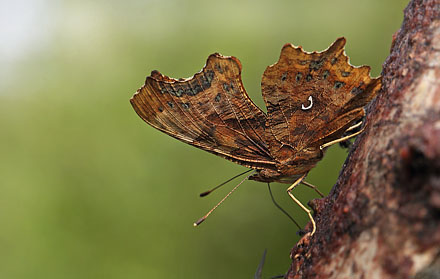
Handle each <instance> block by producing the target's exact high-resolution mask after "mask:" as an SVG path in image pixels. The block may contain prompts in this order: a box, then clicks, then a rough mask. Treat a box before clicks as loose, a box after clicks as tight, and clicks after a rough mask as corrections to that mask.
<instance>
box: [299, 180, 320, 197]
mask: <svg viewBox="0 0 440 279" xmlns="http://www.w3.org/2000/svg"><path fill="white" fill-rule="evenodd" d="M301 184H304V185H306V186H307V187H309V188H312V189H313V190H315V192H316V193H318V195H320V196H321V198H323V197H324V194H323V193H321V191H319V190H318V187H316V186H315V185H313V184H311V183H309V182H307V181H304V180H303V181H301Z"/></svg>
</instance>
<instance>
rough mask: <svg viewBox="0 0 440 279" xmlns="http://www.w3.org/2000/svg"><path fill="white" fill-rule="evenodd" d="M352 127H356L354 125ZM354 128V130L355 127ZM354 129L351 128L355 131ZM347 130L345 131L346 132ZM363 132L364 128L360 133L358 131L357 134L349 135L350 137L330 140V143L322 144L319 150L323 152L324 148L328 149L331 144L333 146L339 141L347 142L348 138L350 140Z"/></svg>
mask: <svg viewBox="0 0 440 279" xmlns="http://www.w3.org/2000/svg"><path fill="white" fill-rule="evenodd" d="M354 126H356V125H354ZM354 126H351V127H350V128H352V127H354ZM350 128H348V129H350ZM355 128H356V127H355ZM355 128H353V129H355ZM348 129H347V130H348ZM363 131H364V128H362V129H361V130H360V131H358V132H356V133H353V134H351V135H348V136H345V137H342V138H340V139H336V140H332V141H329V142H327V143H324V144H323V145H321V146H320V147H319V148H320V149H321V150H323V149H324V148H326V147H329V146H330V145H333V144H335V143H338V142H341V141H344V140H348V139H350V138H352V137H355V136H357V135H359V134H360V133H362V132H363Z"/></svg>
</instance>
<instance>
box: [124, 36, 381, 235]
mask: <svg viewBox="0 0 440 279" xmlns="http://www.w3.org/2000/svg"><path fill="white" fill-rule="evenodd" d="M344 45H345V38H339V39H337V40H336V41H335V42H334V43H333V44H332V45H331V46H330V47H329V48H328V49H327V50H325V51H322V52H313V53H308V52H305V51H303V49H302V48H301V47H295V46H293V45H292V44H286V45H284V47H283V48H282V50H281V55H280V58H279V60H278V62H277V63H275V64H274V65H271V66H269V67H267V69H266V71H265V72H264V74H263V79H262V82H261V88H262V94H263V98H264V101H265V103H266V107H267V114H266V113H264V112H263V111H262V110H261V109H260V108H258V107H257V106H256V105H255V104H254V103H253V102H252V100H251V99H250V98H249V96H248V95H247V93H246V91H245V89H244V87H243V83H242V81H241V64H240V61H239V60H238V59H237V58H235V57H229V56H222V55H220V54H218V53H215V54H212V55H210V56H209V57H208V60H207V62H206V65H205V67H204V68H203V69H202V71H200V72H199V73H197V74H195V75H194V76H193V77H191V78H188V79H179V80H177V79H173V78H169V77H167V76H164V75H162V74H160V73H159V72H158V71H153V72H152V73H151V76H149V77H147V79H146V81H145V85H144V86H142V87H141V88H140V89H139V90H138V91H137V92H136V93H135V94H134V96H133V97H132V98H131V99H130V102H131V104H132V105H133V108H134V109H135V111H136V113H137V114H138V115H139V116H140V117H141V118H142V119H143V120H144V121H145V122H147V123H148V124H150V125H151V126H153V127H154V128H156V129H158V130H160V131H162V132H164V133H167V134H168V135H170V136H172V137H175V138H177V139H179V140H181V141H183V142H186V143H188V144H191V145H194V146H196V147H198V148H201V149H203V150H206V151H208V152H211V153H214V154H216V155H218V156H221V157H223V158H226V159H228V160H231V161H233V162H236V163H238V164H240V165H243V166H245V167H248V168H252V169H254V170H256V173H255V174H254V175H252V176H250V177H249V179H252V180H257V181H261V182H268V183H269V182H281V183H288V184H292V185H291V186H290V187H289V188H288V189H287V192H288V193H289V195H290V196H291V197H292V199H293V200H294V201H295V202H296V203H298V204H299V205H300V206H301V207H302V208H303V209H304V210H305V211H306V212H307V213H308V215H309V217H310V219H311V221H312V224H313V231H312V234H313V233H314V232H315V227H316V226H315V223H314V220H313V218H312V216H311V212H310V210H309V209H307V208H306V207H304V206H303V205H302V204H301V203H300V202H299V201H298V200H297V199H296V198H295V197H294V196H293V194H292V193H291V191H292V190H293V188H294V187H295V186H296V185H298V184H299V183H301V182H302V181H303V179H304V178H305V176H306V175H307V173H308V172H309V171H310V170H311V169H312V168H313V167H314V166H315V165H316V163H317V162H318V161H319V160H321V159H322V157H323V151H324V149H325V148H326V147H328V146H330V145H332V144H334V143H337V142H341V141H343V140H346V139H347V138H350V137H353V136H355V135H357V134H359V133H360V132H361V131H362V130H361V131H359V132H356V133H354V134H351V135H348V136H345V137H344V136H343V135H344V133H346V132H347V131H350V130H352V129H354V128H355V127H357V126H359V124H356V123H358V122H359V120H361V119H362V118H363V117H364V116H365V110H364V107H365V106H366V105H367V104H368V103H369V102H370V101H371V100H372V99H373V98H374V97H375V96H376V94H377V92H378V91H379V89H380V87H381V79H380V78H373V79H372V78H370V75H369V72H370V67H368V66H361V67H353V66H351V65H350V64H349V63H348V57H347V56H345V53H344ZM208 215H209V214H208ZM205 217H206V215H205ZM202 219H203V220H204V219H205V218H202ZM202 219H201V220H199V222H198V223H200V222H201V221H203V220H202Z"/></svg>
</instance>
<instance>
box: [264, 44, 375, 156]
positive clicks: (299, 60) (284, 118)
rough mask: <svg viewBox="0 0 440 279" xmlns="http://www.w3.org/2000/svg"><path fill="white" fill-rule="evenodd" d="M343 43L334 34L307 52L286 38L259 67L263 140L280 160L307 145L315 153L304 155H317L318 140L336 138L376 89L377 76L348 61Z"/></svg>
mask: <svg viewBox="0 0 440 279" xmlns="http://www.w3.org/2000/svg"><path fill="white" fill-rule="evenodd" d="M344 45H345V39H344V38H339V39H337V40H336V41H335V42H334V43H333V44H332V45H331V46H330V47H329V48H328V49H327V50H325V51H323V52H313V53H307V52H305V51H303V50H302V48H301V47H294V46H293V45H291V44H286V45H284V47H283V49H282V51H281V55H280V58H279V60H278V62H277V63H275V64H274V65H272V66H269V67H268V68H267V69H266V71H265V72H264V75H263V79H262V93H263V98H264V100H265V103H266V106H267V111H268V113H267V125H266V127H267V128H266V140H267V143H268V144H269V146H270V151H271V154H273V155H274V157H275V159H277V160H279V161H280V162H281V163H284V162H287V161H290V162H292V161H294V160H295V157H296V156H300V157H301V156H303V155H304V152H303V151H307V150H309V151H313V152H314V153H315V154H310V155H305V157H308V156H311V157H313V156H317V157H319V154H318V153H319V152H320V150H319V146H320V145H322V144H324V143H326V142H329V141H331V140H334V139H337V138H340V137H341V136H342V134H343V133H344V132H345V130H346V129H347V128H348V127H349V126H350V125H352V124H354V123H355V122H356V121H358V120H359V119H361V118H362V117H363V116H364V114H365V112H364V109H363V107H364V106H365V105H366V104H367V103H368V102H369V101H370V100H371V99H372V98H374V96H376V94H377V91H378V90H379V89H380V79H379V78H376V79H371V78H370V76H369V72H370V67H368V66H361V67H353V66H351V65H350V64H349V63H348V57H347V56H345V53H344ZM321 156H322V155H321ZM304 159H306V158H304ZM317 159H318V158H317Z"/></svg>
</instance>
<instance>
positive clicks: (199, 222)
mask: <svg viewBox="0 0 440 279" xmlns="http://www.w3.org/2000/svg"><path fill="white" fill-rule="evenodd" d="M255 172H256V170H253V171H252V172H251V173H250V174H249V175H247V176H246V177H245V178H244V179H243V180H242V181H241V182H240V183H238V185H237V186H235V187H234V188H233V189H232V190H231V191H230V192H229V193H228V194H227V195H226V196H225V197H224V198H223V199H222V200H221V201H220V202H219V203H218V204H217V205H216V206H214V207H213V208H212V209H211V210H210V211H208V213H206V214H205V216H203V217H202V218H200V219H199V220H197V222H195V223H194V227H197V226H198V225H200V224H201V223H202V222H203V221H205V220H206V218H208V216H209V215H210V214H211V213H212V212H213V211H214V210H215V209H216V208H217V207H219V205H221V204H222V203H223V202H224V201H225V200H226V199H227V198H228V197H229V196H230V195H231V194H232V193H233V192H234V191H235V190H236V189H237V188H238V186H240V185H241V184H242V183H243V182H244V181H245V180H246V179H248V178H249V176H251V175H252V174H254V173H255Z"/></svg>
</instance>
